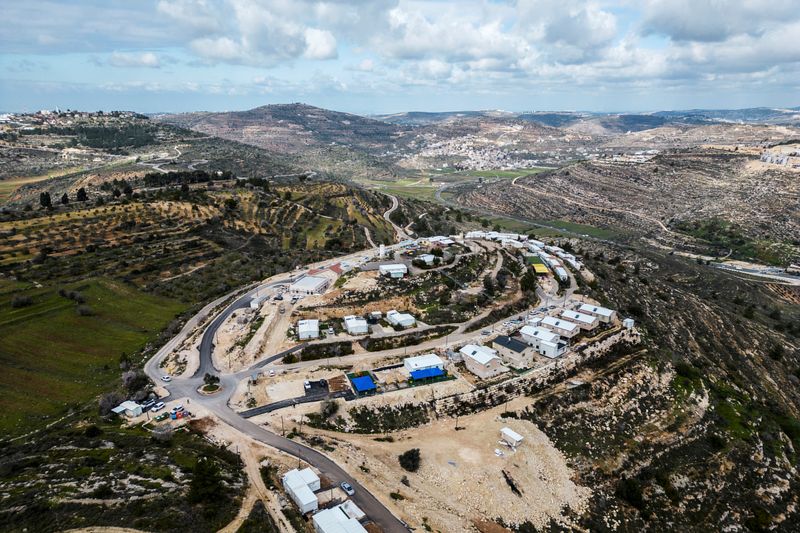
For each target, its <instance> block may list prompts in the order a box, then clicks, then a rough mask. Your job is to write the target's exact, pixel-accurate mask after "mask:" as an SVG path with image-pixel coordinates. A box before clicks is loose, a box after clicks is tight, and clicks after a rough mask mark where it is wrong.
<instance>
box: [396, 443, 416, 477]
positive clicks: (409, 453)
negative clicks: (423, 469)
mask: <svg viewBox="0 0 800 533" xmlns="http://www.w3.org/2000/svg"><path fill="white" fill-rule="evenodd" d="M397 460H398V461H399V462H400V466H402V467H403V468H404V469H405V470H408V471H409V472H416V471H417V470H419V463H420V457H419V448H411V449H410V450H406V451H404V452H403V453H401V454H400V455H398V456H397Z"/></svg>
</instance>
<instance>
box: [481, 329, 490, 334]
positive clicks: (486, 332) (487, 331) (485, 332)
mask: <svg viewBox="0 0 800 533" xmlns="http://www.w3.org/2000/svg"><path fill="white" fill-rule="evenodd" d="M491 334H492V332H491V331H489V330H488V329H485V330H483V331H481V335H491Z"/></svg>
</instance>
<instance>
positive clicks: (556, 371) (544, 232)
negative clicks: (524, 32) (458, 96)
mask: <svg viewBox="0 0 800 533" xmlns="http://www.w3.org/2000/svg"><path fill="white" fill-rule="evenodd" d="M731 113H732V114H731V115H730V116H736V117H739V118H741V117H745V118H741V120H742V122H739V123H734V122H729V121H727V118H726V117H727V116H728V115H724V114H721V113H713V112H703V111H702V110H700V111H692V112H685V113H653V114H641V115H635V114H630V115H624V114H590V113H505V112H468V113H441V114H437V113H432V114H426V113H403V114H395V115H381V116H374V117H360V116H356V115H351V114H346V113H338V112H333V111H327V110H324V109H320V108H314V107H312V106H306V105H304V104H289V105H270V106H264V107H260V108H256V109H253V110H250V111H241V112H232V113H188V114H170V115H162V114H160V115H156V116H153V117H147V116H144V115H138V114H135V113H125V112H117V113H116V114H111V113H109V114H102V115H101V114H95V113H77V114H76V112H67V113H61V114H28V115H19V116H15V118H14V121H16V122H14V123H12V124H10V125H9V124H6V125H5V126H4V127H3V128H4V129H3V130H2V139H1V140H0V156H2V158H3V159H2V160H3V162H4V163H6V162H7V163H8V164H4V165H3V167H2V171H1V172H0V174H1V176H0V177H2V180H0V191H2V194H3V197H2V201H3V204H2V212H0V310H1V311H2V313H0V314H2V316H3V317H4V318H3V319H2V320H0V328H2V329H3V331H2V332H0V335H2V338H3V339H4V340H3V342H2V345H1V346H0V365H2V370H3V373H4V376H5V378H3V379H2V380H0V391H1V392H2V398H3V400H2V401H1V402H0V403H1V404H2V407H3V415H2V418H0V424H1V425H2V427H3V429H4V430H5V435H6V440H5V441H4V443H3V452H2V455H0V488H2V491H0V492H2V493H3V495H2V497H1V498H2V500H0V501H3V502H4V504H3V508H4V509H14V510H15V511H14V512H13V513H12V512H7V511H5V510H3V511H2V512H0V523H2V524H4V529H7V530H11V531H16V530H23V529H28V530H42V531H56V530H60V529H63V528H65V527H67V528H80V527H90V526H115V527H121V526H126V527H134V528H136V529H137V530H142V531H144V530H146V531H179V530H185V529H186V528H187V527H191V528H192V529H193V530H197V531H212V530H213V531H216V530H226V531H235V530H237V529H238V528H239V527H240V526H241V527H242V528H244V527H245V526H244V525H243V524H251V523H253V522H254V521H259V523H260V524H261V525H262V526H263V527H264V528H267V527H270V528H272V529H269V530H274V531H298V532H301V533H303V532H308V531H312V530H313V529H314V528H315V527H318V521H319V520H322V518H320V517H321V516H326V514H325V513H328V511H336V512H343V513H345V514H346V515H348V516H351V515H350V514H348V513H351V514H352V516H355V517H357V518H355V519H354V520H355V521H356V522H357V523H358V524H359V527H362V528H364V529H365V530H367V531H385V532H394V531H407V530H408V529H407V528H408V527H411V528H416V529H425V530H429V531H431V530H434V531H479V532H494V531H511V532H514V533H517V532H529V531H545V530H547V531H561V530H641V531H661V530H668V529H676V528H677V529H681V530H708V529H715V528H718V527H720V526H722V527H725V528H728V529H730V530H752V531H758V530H786V531H791V530H794V529H796V527H797V526H798V518H797V513H796V512H795V510H794V509H795V508H796V505H797V504H798V502H797V496H796V494H798V493H799V492H800V491H798V477H797V474H796V469H795V465H796V462H797V459H798V457H797V449H798V446H800V442H798V436H799V435H800V432H799V428H800V422H799V421H798V420H800V399H798V396H797V394H796V390H797V385H798V383H800V341H799V340H798V336H799V335H800V329H798V324H800V305H798V302H800V292H798V290H799V289H800V288H799V286H800V278H797V276H796V275H795V274H794V273H793V272H795V271H796V268H797V266H796V265H797V263H798V262H799V261H800V241H798V240H797V237H798V235H800V226H798V221H800V211H798V206H799V205H800V203H798V193H799V192H798V190H797V184H798V180H797V177H798V175H800V174H799V173H800V170H798V169H797V168H795V165H794V161H795V159H793V158H794V157H796V156H795V155H791V154H793V153H796V152H797V151H798V149H799V148H800V146H798V145H797V139H798V138H800V132H798V129H797V128H798V125H797V122H796V114H792V113H789V112H785V113H784V112H778V111H777V110H776V111H773V112H770V113H767V112H766V111H764V110H761V111H756V110H750V111H746V110H742V111H741V112H739V113H738V114H733V112H731ZM748 117H751V118H748ZM752 117H758V118H752ZM745 119H746V120H745ZM159 406H160V407H159ZM162 409H163V410H162ZM506 430H509V431H510V432H509V431H506ZM498 439H499V440H498ZM37 442H39V444H37ZM108 450H114V452H109V451H108ZM414 450H416V451H414ZM134 456H135V457H137V458H134ZM138 457H141V459H138ZM206 461H211V463H213V464H212V466H209V464H208V463H207V462H206ZM293 476H295V477H296V476H301V477H303V479H305V480H306V481H303V483H306V485H303V487H305V488H306V490H302V489H301V488H299V485H293V483H295V482H294V481H291V480H292V479H293ZM315 480H316V481H315ZM343 482H345V483H346V484H349V485H347V486H349V487H350V489H346V488H345V486H344V485H342V483H343ZM349 491H352V493H351V492H349ZM128 494H134V495H135V496H134V497H133V498H128V497H127V495H128ZM309 494H310V496H309ZM220 495H223V496H224V497H219V496H220ZM453 495H456V496H453ZM173 507H180V508H181V509H182V511H181V512H180V513H178V515H173V514H171V513H168V512H167V510H168V509H171V508H173ZM206 507H207V508H208V509H209V510H208V512H202V513H201V512H199V511H200V510H201V509H204V508H206ZM110 509H113V512H112V511H110ZM194 511H198V512H197V513H195V512H194ZM193 515H194V516H193ZM248 517H249V518H248ZM248 527H249V526H248ZM737 528H738V529H737ZM742 528H744V529H742ZM241 530H245V529H241Z"/></svg>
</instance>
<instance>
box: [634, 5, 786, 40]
mask: <svg viewBox="0 0 800 533" xmlns="http://www.w3.org/2000/svg"><path fill="white" fill-rule="evenodd" d="M798 18H800V6H798V4H797V1H796V0H649V1H647V2H646V6H645V10H644V20H643V24H642V27H643V31H644V33H646V34H649V33H655V34H661V35H666V36H668V37H670V38H671V39H673V40H675V41H700V42H720V41H724V40H726V39H728V38H730V37H733V36H737V35H743V34H747V35H751V36H756V37H757V36H759V35H762V34H764V33H765V32H768V31H769V30H770V28H774V27H775V26H780V25H781V24H782V23H785V22H787V21H788V22H791V21H793V20H797V19H798Z"/></svg>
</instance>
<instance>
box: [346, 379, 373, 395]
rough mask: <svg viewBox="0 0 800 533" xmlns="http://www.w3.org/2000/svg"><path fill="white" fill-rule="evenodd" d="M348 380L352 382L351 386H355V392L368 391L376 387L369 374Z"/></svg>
mask: <svg viewBox="0 0 800 533" xmlns="http://www.w3.org/2000/svg"><path fill="white" fill-rule="evenodd" d="M350 381H352V382H353V386H354V387H355V388H356V392H369V391H373V390H375V389H376V388H377V387H376V386H375V382H374V381H372V377H371V376H361V377H357V378H353V379H351V380H350Z"/></svg>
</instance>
